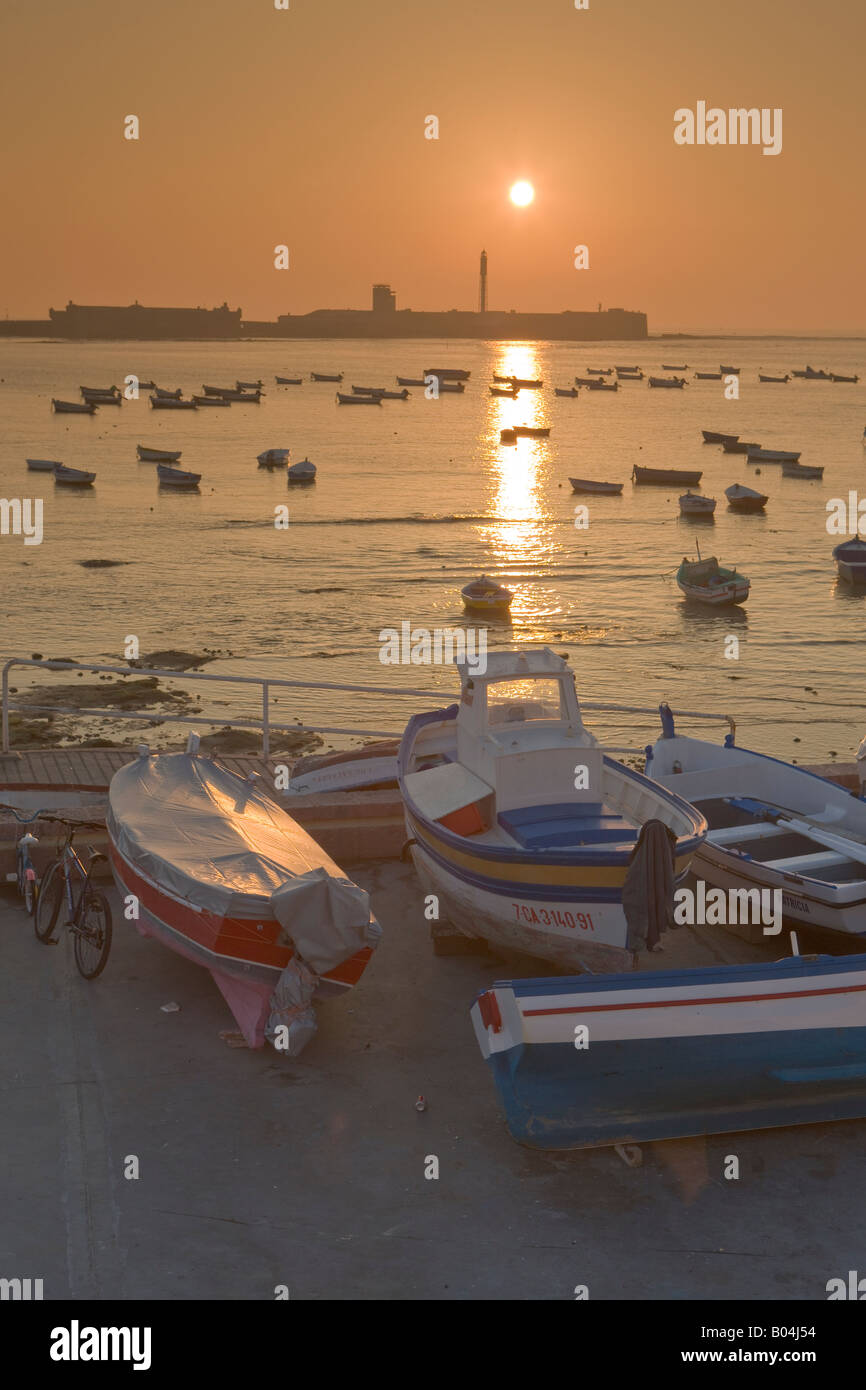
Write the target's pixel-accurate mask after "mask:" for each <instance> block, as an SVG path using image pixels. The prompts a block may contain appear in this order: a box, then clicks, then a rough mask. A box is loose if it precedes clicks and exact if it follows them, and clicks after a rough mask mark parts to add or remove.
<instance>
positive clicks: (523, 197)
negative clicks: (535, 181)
mask: <svg viewBox="0 0 866 1390" xmlns="http://www.w3.org/2000/svg"><path fill="white" fill-rule="evenodd" d="M508 196H509V198H510V199H511V201H512V203H514V205H515V207H518V208H525V207H528V206H529V204H530V203H531V202H532V201H533V199H534V198H535V189H534V188H533V187H532V184H531V183H527V181H526V179H519V180H518V182H517V183H515V184H512V186H511V191H510V193H509V195H508Z"/></svg>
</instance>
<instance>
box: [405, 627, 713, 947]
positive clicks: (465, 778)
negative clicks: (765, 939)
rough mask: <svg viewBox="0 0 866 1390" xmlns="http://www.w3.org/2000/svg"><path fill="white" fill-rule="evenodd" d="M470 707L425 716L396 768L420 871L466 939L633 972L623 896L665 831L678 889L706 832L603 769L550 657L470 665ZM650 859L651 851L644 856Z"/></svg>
mask: <svg viewBox="0 0 866 1390" xmlns="http://www.w3.org/2000/svg"><path fill="white" fill-rule="evenodd" d="M457 670H458V672H459V674H460V681H461V696H460V703H459V705H452V706H451V707H450V708H448V709H440V710H433V711H431V712H430V713H428V714H419V715H416V716H415V717H414V718H413V719H411V720H410V722H409V724H408V726H407V728H406V731H405V733H404V735H403V738H402V741H401V744H400V753H399V756H398V770H399V781H400V790H401V792H402V795H403V802H404V806H405V810H406V825H407V830H408V833H409V836H410V837H411V838H410V841H409V843H410V845H411V846H412V854H413V857H414V862H415V868H416V870H417V872H418V875H419V878H420V879H421V882H422V884H423V885H424V888H425V891H426V892H429V893H433V894H435V895H436V897H437V898H438V900H439V903H440V913H441V916H442V917H443V918H445V919H447V920H449V921H450V922H452V923H453V924H454V925H455V926H456V927H457V928H458V930H459V931H461V932H463V933H465V934H466V935H467V936H475V937H483V938H485V939H487V940H488V941H491V942H493V943H498V944H499V945H501V946H506V947H513V948H515V949H517V950H521V951H527V952H529V953H530V954H531V955H535V956H540V957H543V958H544V959H546V960H549V961H552V962H553V963H554V964H556V965H558V966H560V967H562V968H564V969H566V970H568V969H571V970H574V969H582V968H584V967H588V968H589V969H590V970H596V969H601V970H606V969H610V970H616V969H630V968H631V967H632V965H633V963H634V951H635V949H636V944H635V942H634V941H632V940H630V938H629V932H628V924H627V922H626V916H625V910H624V908H623V885H624V883H625V881H626V877H627V875H628V874H629V871H630V869H629V866H630V863H631V860H632V856H633V854H634V852H635V850H636V842H637V840H638V835H639V832H640V831H641V829H642V827H643V826H644V825H645V824H646V822H649V821H656V822H659V821H660V822H661V823H662V824H663V826H665V827H666V828H667V831H669V832H670V836H668V834H667V833H665V834H664V841H665V853H666V854H667V855H671V847H670V844H669V841H671V842H672V843H673V854H672V857H673V860H674V863H673V865H672V866H670V867H671V870H672V877H673V879H674V881H675V880H676V879H679V878H681V877H682V876H683V875H684V874H685V872H686V870H687V868H688V866H689V863H690V861H691V858H692V856H693V854H694V852H695V850H696V849H697V848H698V846H699V844H700V843H701V841H702V839H703V837H704V834H705V832H706V822H705V820H704V818H703V816H702V815H701V814H700V813H699V812H698V811H695V810H694V808H693V807H691V806H689V805H687V804H686V802H684V801H682V800H681V799H680V798H679V797H677V796H675V795H673V794H672V793H671V792H668V791H667V790H665V789H662V788H660V787H658V786H657V785H654V784H653V783H652V782H650V781H649V780H648V779H647V778H645V777H643V776H641V775H640V774H639V773H636V772H632V771H631V770H630V769H629V768H626V767H624V766H623V765H622V764H621V763H618V762H616V761H614V759H613V758H610V757H606V756H605V755H604V753H603V752H602V749H601V748H600V747H599V746H598V742H597V740H596V739H595V737H594V735H593V734H591V733H590V732H589V730H588V729H587V728H586V727H585V725H584V723H583V720H582V718H581V713H580V706H579V703H578V699H577V693H576V691H575V687H574V677H573V675H572V673H571V671H570V670H569V668H568V666H567V665H566V663H565V662H564V661H563V660H562V658H561V657H558V656H556V655H555V654H554V653H553V652H552V651H550V649H549V648H546V647H545V648H541V649H527V650H526V651H522V652H521V651H504V652H490V653H488V654H487V657H486V664H485V669H484V670H483V671H479V670H477V669H476V667H474V666H472V665H469V664H468V663H466V664H459V665H458V667H457ZM640 853H643V851H640Z"/></svg>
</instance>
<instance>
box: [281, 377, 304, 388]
mask: <svg viewBox="0 0 866 1390" xmlns="http://www.w3.org/2000/svg"><path fill="white" fill-rule="evenodd" d="M274 381H275V382H276V383H277V385H278V386H303V384H304V378H303V377H302V376H275V377H274Z"/></svg>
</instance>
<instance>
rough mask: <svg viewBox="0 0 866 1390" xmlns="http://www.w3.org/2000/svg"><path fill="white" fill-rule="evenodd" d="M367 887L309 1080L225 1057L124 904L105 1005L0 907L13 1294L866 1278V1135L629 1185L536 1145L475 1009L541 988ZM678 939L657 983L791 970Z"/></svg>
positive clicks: (740, 1144)
mask: <svg viewBox="0 0 866 1390" xmlns="http://www.w3.org/2000/svg"><path fill="white" fill-rule="evenodd" d="M352 872H353V876H354V877H355V878H356V879H357V880H358V881H359V882H360V883H361V884H362V885H363V886H364V887H366V888H367V889H368V890H369V891H370V892H371V895H372V899H373V905H374V908H375V910H376V912H377V914H378V916H379V918H380V920H381V922H382V924H383V926H384V929H385V939H384V941H383V944H382V946H381V948H380V950H379V952H378V954H377V956H376V958H375V959H374V961H373V963H372V965H371V967H370V969H369V970H368V971H367V974H366V975H365V977H364V979H363V980H362V982H361V984H360V985H359V987H358V988H357V989H356V990H355V991H354V992H353V994H352V995H351V997H347V998H345V999H342V1000H337V1001H335V1002H334V1003H332V1004H331V1005H328V1006H325V1007H323V1008H322V1009H321V1010H320V1012H319V1020H320V1026H319V1034H318V1036H317V1037H316V1039H314V1041H313V1043H312V1044H311V1045H310V1047H309V1048H308V1049H307V1051H306V1052H305V1053H304V1055H303V1056H302V1057H301V1058H300V1059H298V1060H289V1059H286V1058H284V1057H280V1056H279V1055H277V1054H276V1053H274V1052H273V1051H272V1050H271V1049H270V1048H268V1049H266V1050H264V1051H261V1052H250V1051H247V1050H245V1049H233V1048H230V1047H229V1046H228V1045H227V1044H226V1042H225V1041H223V1040H221V1038H220V1036H219V1035H220V1032H221V1030H224V1029H229V1028H231V1027H233V1021H232V1019H231V1017H230V1015H229V1013H228V1010H227V1008H226V1006H225V1004H224V1003H223V1001H222V998H221V996H220V995H219V993H218V991H217V989H216V987H215V985H214V984H213V983H212V981H211V979H210V977H209V975H207V974H206V973H205V972H204V971H203V970H200V969H199V968H197V967H196V966H194V965H192V964H189V963H187V962H185V961H183V960H182V959H180V958H179V957H178V956H175V955H173V954H171V953H169V952H167V951H165V950H164V949H162V948H161V947H160V946H159V945H158V944H157V943H155V942H149V941H145V940H143V939H141V938H140V937H139V936H138V935H137V933H136V932H135V931H134V930H133V928H132V927H131V925H130V924H128V923H125V922H124V921H123V920H122V918H121V912H120V905H119V902H118V900H117V897H116V894H114V893H112V903H113V907H114V911H115V941H114V947H113V951H112V955H111V958H110V960H109V963H108V967H107V969H106V972H105V974H104V976H103V977H102V978H101V979H100V980H98V981H96V982H95V983H92V984H88V983H87V982H85V981H83V980H81V979H80V978H79V977H78V975H77V974H76V972H75V969H74V965H73V963H72V960H71V953H70V950H69V946H68V942H67V941H65V940H64V941H63V942H62V943H61V944H60V945H59V946H57V947H45V946H42V945H40V944H39V943H38V942H37V941H36V939H35V936H34V934H33V930H32V927H31V925H30V923H29V921H28V919H27V918H26V916H25V915H24V912H23V909H22V908H21V907H19V905H18V903H17V901H16V900H15V899H14V898H13V897H11V896H10V895H9V894H4V895H2V899H0V949H2V972H0V1086H2V1102H0V1103H2V1113H3V1124H2V1145H0V1147H2V1175H0V1184H2V1192H3V1194H4V1201H3V1213H2V1217H0V1276H3V1277H6V1278H12V1277H16V1276H17V1277H21V1278H27V1277H29V1278H42V1279H43V1280H44V1292H45V1297H46V1299H65V1298H69V1297H72V1298H77V1299H85V1298H97V1299H107V1298H116V1297H120V1298H123V1299H130V1300H133V1299H192V1298H203V1299H268V1300H269V1299H272V1298H273V1297H274V1290H275V1287H276V1286H277V1285H287V1286H288V1288H289V1291H290V1296H291V1298H292V1299H318V1300H322V1299H393V1300H409V1299H442V1300H451V1299H454V1300H458V1299H467V1300H474V1299H520V1300H523V1299H572V1298H573V1297H574V1290H575V1286H576V1285H587V1286H588V1289H589V1296H590V1298H591V1299H622V1298H624V1299H727V1298H743V1299H748V1300H761V1299H775V1298H783V1299H795V1298H798V1299H799V1298H804V1299H816V1300H823V1299H825V1298H826V1291H825V1285H826V1283H827V1280H828V1279H830V1278H834V1277H836V1276H842V1277H845V1275H846V1272H847V1271H848V1270H849V1269H862V1268H863V1267H864V1259H866V1242H864V1218H863V1211H864V1207H866V1201H864V1198H866V1158H864V1141H866V1123H845V1124H841V1125H824V1126H814V1127H808V1128H801V1129H787V1130H775V1131H765V1132H763V1133H756V1134H744V1135H736V1136H727V1137H724V1136H723V1137H720V1138H712V1139H710V1140H707V1141H704V1140H688V1141H679V1142H676V1143H667V1144H656V1145H651V1146H647V1147H645V1149H644V1151H643V1154H644V1161H643V1165H642V1166H641V1167H638V1168H629V1167H627V1166H626V1165H625V1164H624V1163H623V1162H622V1161H621V1159H620V1158H618V1157H617V1156H616V1155H615V1154H614V1153H613V1152H612V1151H609V1150H606V1151H601V1150H596V1151H593V1152H589V1153H572V1154H565V1155H562V1154H560V1155H545V1154H540V1153H536V1152H531V1151H529V1150H526V1149H523V1148H520V1147H519V1146H518V1145H517V1144H515V1143H514V1142H513V1141H512V1140H511V1139H510V1138H509V1137H508V1135H507V1133H506V1131H505V1128H504V1125H503V1122H502V1119H501V1116H500V1111H499V1108H498V1105H497V1102H496V1098H495V1093H494V1088H493V1084H492V1081H491V1080H490V1079H489V1077H488V1075H487V1071H486V1068H485V1066H484V1065H483V1063H482V1061H481V1058H480V1055H479V1053H478V1050H477V1047H476V1044H475V1040H474V1036H473V1034H472V1030H471V1026H470V1022H469V1017H468V1010H469V1006H470V1004H471V1001H472V999H473V997H474V995H475V993H476V991H477V990H479V989H480V988H482V987H484V986H485V985H486V984H488V983H490V982H491V981H492V980H494V979H496V978H502V977H507V976H509V975H511V974H531V973H537V972H536V971H534V970H533V968H532V967H531V966H529V967H528V968H527V963H526V962H523V963H522V968H520V967H518V966H516V965H515V963H514V962H513V961H512V962H508V963H503V962H501V961H499V962H496V961H491V960H490V959H485V958H483V957H479V956H451V957H442V956H435V955H434V954H433V951H432V948H431V945H430V941H429V935H428V924H427V923H426V922H425V921H424V920H423V914H422V907H421V895H420V891H419V889H418V886H417V884H416V881H415V878H414V875H413V872H412V870H411V869H410V868H408V867H407V866H405V865H401V864H399V863H394V862H388V863H384V862H383V863H379V864H367V865H364V866H362V867H360V868H356V869H354V870H353V871H352ZM666 941H668V942H669V945H668V950H667V951H666V953H665V954H664V955H662V956H654V957H653V958H652V959H653V963H656V962H657V963H658V965H660V966H661V965H665V964H669V963H671V962H672V959H673V958H674V957H676V959H677V960H678V961H681V962H683V961H684V962H686V963H693V964H702V963H704V964H709V963H711V962H713V961H715V960H718V959H727V960H735V959H753V958H756V957H759V956H760V955H762V954H764V955H768V956H772V955H779V954H782V953H783V951H784V947H783V945H782V942H783V941H784V938H782V939H779V940H777V941H776V942H775V943H774V945H773V946H770V947H767V946H764V945H761V946H760V947H755V946H750V945H748V944H746V943H745V942H741V941H740V940H738V939H737V938H735V937H733V936H730V935H728V934H726V933H724V932H715V933H713V932H712V931H711V930H708V929H697V930H695V931H691V930H690V929H683V931H682V932H681V933H676V934H672V935H671V936H670V937H669V938H666ZM803 945H804V943H802V942H801V946H803ZM169 1001H176V1002H177V1003H179V1004H180V1006H181V1008H180V1011H179V1012H173V1013H163V1012H161V1007H160V1006H161V1005H163V1004H165V1003H167V1002H169ZM419 1093H423V1094H424V1096H425V1097H426V1099H427V1103H428V1108H427V1110H426V1111H425V1112H423V1113H419V1112H418V1111H416V1109H415V1101H416V1098H417V1096H418V1094H419ZM728 1154H736V1155H738V1156H739V1160H740V1177H739V1180H737V1181H731V1180H726V1179H725V1177H724V1160H725V1156H726V1155H728ZM129 1155H135V1156H137V1158H138V1160H139V1165H140V1176H139V1178H138V1179H137V1180H129V1179H127V1178H125V1177H124V1165H125V1161H126V1160H127V1156H129ZM428 1155H436V1156H437V1157H438V1160H439V1178H438V1180H428V1179H425V1177H424V1170H425V1158H426V1156H428Z"/></svg>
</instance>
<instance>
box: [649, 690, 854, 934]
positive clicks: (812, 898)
mask: <svg viewBox="0 0 866 1390" xmlns="http://www.w3.org/2000/svg"><path fill="white" fill-rule="evenodd" d="M661 715H662V737H661V738H660V739H658V740H657V742H656V743H655V744H654V745H653V747H652V749H651V752H650V754H649V756H648V758H647V764H646V771H647V775H648V776H649V777H652V778H654V779H655V781H657V782H659V783H661V784H662V785H663V786H665V787H667V788H669V789H670V790H671V791H675V792H678V793H679V795H680V796H682V797H685V799H686V800H687V801H689V802H691V804H692V805H693V806H694V807H696V809H697V810H698V811H699V812H700V813H701V814H702V815H703V816H705V817H706V819H707V822H708V824H709V832H708V834H707V837H706V840H705V841H704V842H703V844H702V845H701V846H700V848H699V849H698V852H697V854H696V856H695V861H694V864H693V865H692V869H693V872H694V873H695V875H696V877H697V878H699V879H700V878H703V879H704V880H705V881H706V882H707V883H709V884H712V885H713V886H714V887H717V888H723V889H728V888H747V889H751V888H759V889H760V888H764V889H770V890H772V889H778V890H779V891H780V892H781V894H782V908H783V911H784V914H785V916H786V917H789V918H791V919H792V920H794V921H797V922H802V923H804V924H809V925H811V926H816V927H829V928H831V929H833V930H834V931H839V932H846V933H849V934H850V933H854V934H857V935H866V802H864V801H861V800H860V799H859V798H857V797H854V796H852V795H851V793H850V792H849V791H846V790H845V788H844V787H840V786H837V785H836V783H835V782H828V781H826V780H825V779H824V778H823V777H816V776H815V775H814V774H813V773H811V772H804V771H802V769H800V768H797V767H792V766H791V765H790V764H789V763H784V762H780V761H779V760H778V759H777V758H770V757H767V756H765V755H764V754H763V753H753V752H751V751H750V750H748V749H746V748H738V747H737V746H736V744H735V743H734V739H733V735H732V734H728V735H727V736H726V739H725V744H724V746H723V747H722V746H720V745H718V744H714V743H707V742H705V741H704V740H702V739H696V738H683V737H682V736H681V735H679V734H677V733H676V732H675V729H674V720H673V715H672V714H671V712H670V710H669V709H668V707H667V706H666V705H662V706H661Z"/></svg>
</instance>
